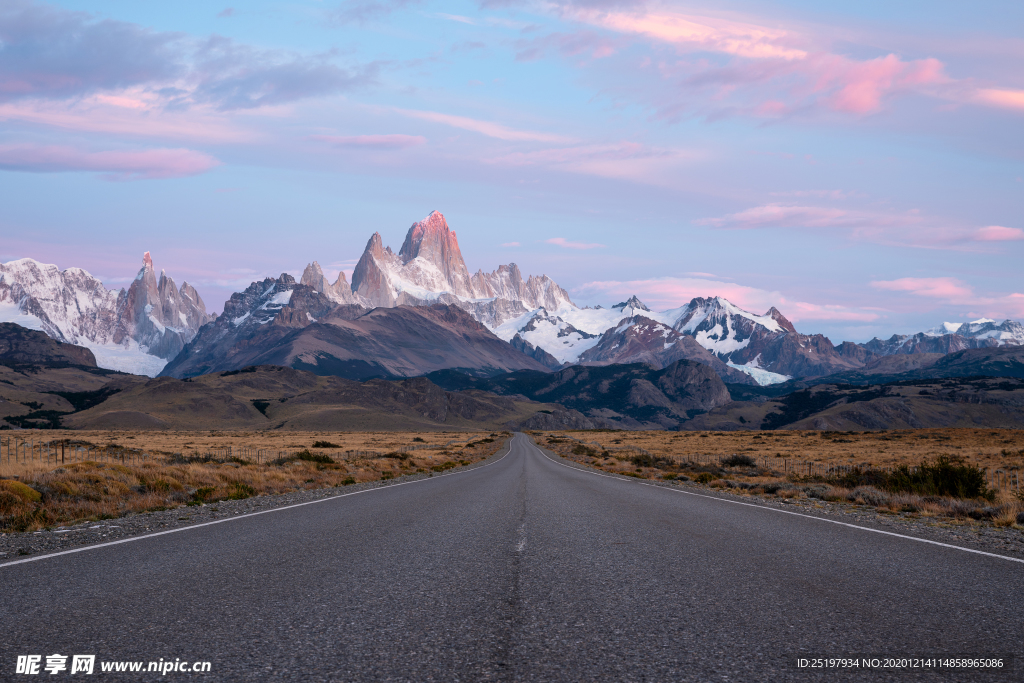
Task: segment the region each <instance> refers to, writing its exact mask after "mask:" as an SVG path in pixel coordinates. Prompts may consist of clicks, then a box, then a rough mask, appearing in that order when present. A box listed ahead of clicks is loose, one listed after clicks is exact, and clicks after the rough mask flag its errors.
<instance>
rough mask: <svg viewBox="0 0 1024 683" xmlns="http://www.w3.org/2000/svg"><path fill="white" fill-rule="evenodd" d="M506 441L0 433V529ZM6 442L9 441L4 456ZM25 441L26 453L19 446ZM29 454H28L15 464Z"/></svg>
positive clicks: (222, 494) (243, 490)
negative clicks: (31, 453) (10, 447)
mask: <svg viewBox="0 0 1024 683" xmlns="http://www.w3.org/2000/svg"><path fill="white" fill-rule="evenodd" d="M508 435H509V434H508V433H507V432H504V433H503V432H493V433H486V432H483V433H481V432H455V431H452V432H436V431H431V432H209V431H204V432H128V431H120V432H89V431H56V430H45V431H27V430H26V431H18V432H15V433H11V432H8V433H5V434H2V435H0V437H2V439H3V441H4V444H3V448H2V450H0V531H4V532H9V531H31V530H34V529H39V528H43V527H49V526H55V525H58V524H67V523H71V522H75V521H81V520H88V519H110V518H115V517H119V516H121V515H124V514H126V513H129V512H143V511H147V510H160V509H167V508H171V507H176V506H179V505H189V504H191V505H197V504H209V503H215V502H216V501H218V500H224V499H240V498H248V497H251V496H255V495H266V494H276V493H287V492H290V491H296V490H301V489H318V488H327V487H333V486H345V485H348V484H353V483H359V482H367V481H379V480H382V479H383V480H386V479H391V478H393V477H395V476H399V475H402V474H411V473H432V472H443V471H445V470H447V469H451V468H452V467H456V466H459V465H467V464H471V463H473V462H477V461H479V460H482V459H484V458H487V457H489V456H490V455H492V454H494V453H495V452H496V451H497V450H498V449H499V448H500V447H501V445H502V443H503V442H504V440H505V437H507V436H508ZM9 438H13V439H17V442H16V443H15V444H14V445H15V448H14V450H13V451H11V452H10V453H9V452H8V445H9V442H8V441H7V440H8V439H9ZM26 443H27V444H30V445H31V447H32V448H31V449H26V448H25V447H24V446H22V447H21V448H20V449H19V448H18V446H19V444H26ZM40 446H42V447H40ZM61 446H63V462H61V461H60V458H61V456H60V455H59V453H60V451H61ZM73 449H78V450H73ZM86 449H88V450H86ZM29 450H32V451H34V455H32V456H31V458H30V460H29V461H28V462H24V461H23V459H24V458H25V456H26V454H27V453H28V451H29ZM257 451H258V452H259V453H260V456H261V457H260V461H259V462H258V463H257V462H256V453H257Z"/></svg>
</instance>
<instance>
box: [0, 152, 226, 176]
mask: <svg viewBox="0 0 1024 683" xmlns="http://www.w3.org/2000/svg"><path fill="white" fill-rule="evenodd" d="M219 164H220V162H219V161H217V160H216V159H214V158H213V157H211V156H209V155H207V154H203V153H202V152H196V151H194V150H191V149H144V150H123V151H101V152H91V151H86V150H81V149H76V148H74V147H64V146H58V145H45V146H43V145H2V146H0V169H5V170H8V171H27V172H31V173H61V172H68V171H93V172H97V173H101V174H102V175H103V177H104V178H105V179H107V180H144V179H155V178H182V177H185V176H192V175H198V174H200V173H205V172H206V171H209V170H210V169H211V168H213V167H214V166H217V165H219Z"/></svg>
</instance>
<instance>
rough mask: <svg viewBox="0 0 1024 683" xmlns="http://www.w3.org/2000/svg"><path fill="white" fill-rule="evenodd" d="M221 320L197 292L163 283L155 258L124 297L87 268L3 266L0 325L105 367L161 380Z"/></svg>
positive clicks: (146, 258) (28, 262)
mask: <svg viewBox="0 0 1024 683" xmlns="http://www.w3.org/2000/svg"><path fill="white" fill-rule="evenodd" d="M213 318H214V316H212V315H209V314H208V313H207V312H206V304H204V303H203V300H202V298H201V297H200V296H199V292H197V291H196V289H195V287H193V286H192V285H190V284H189V283H187V282H183V283H182V285H181V287H180V288H177V287H175V284H174V280H172V279H171V278H169V277H168V276H167V274H166V273H165V272H164V271H160V277H159V278H158V277H157V276H156V271H155V270H154V268H153V259H152V258H151V257H150V255H149V252H148V251H147V252H146V253H145V254H144V255H143V257H142V268H141V269H140V270H139V272H138V274H137V275H136V276H135V279H134V280H133V281H132V283H131V285H129V286H128V288H127V289H123V288H122V289H120V290H117V291H113V290H108V289H107V288H106V287H104V286H103V283H102V282H100V281H99V280H97V279H96V278H94V277H93V276H92V275H90V274H89V273H87V272H86V271H84V270H82V269H81V268H68V269H66V270H60V269H59V268H57V266H55V265H49V264H43V263H39V262H37V261H34V260H32V259H27V258H26V259H20V260H18V261H11V262H9V263H2V264H0V321H6V322H16V323H17V324H19V325H21V326H22V327H27V328H30V329H36V330H40V331H42V332H45V333H46V334H48V335H49V336H50V337H52V338H53V339H56V340H58V341H60V342H64V343H67V344H76V345H80V346H85V347H87V348H89V349H90V350H92V352H93V354H94V355H95V356H96V361H97V363H98V364H99V365H100V366H102V367H106V368H111V369H115V370H122V371H125V372H134V373H137V374H156V373H157V372H159V371H160V369H161V368H163V366H164V365H165V364H166V362H167V361H168V360H170V359H171V358H174V357H175V356H177V355H178V353H179V352H180V351H181V350H182V348H183V347H184V346H185V344H186V343H187V342H188V341H190V340H191V339H192V337H194V336H195V333H196V331H197V330H198V329H199V328H200V327H202V326H203V325H205V324H206V323H208V322H211V321H212V320H213Z"/></svg>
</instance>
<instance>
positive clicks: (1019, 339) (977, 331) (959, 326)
mask: <svg viewBox="0 0 1024 683" xmlns="http://www.w3.org/2000/svg"><path fill="white" fill-rule="evenodd" d="M922 334H925V335H926V336H929V337H941V336H943V335H947V334H955V335H958V336H960V337H966V338H968V339H978V340H991V341H994V342H996V343H998V344H999V345H1000V346H1003V345H1021V344H1024V325H1021V324H1020V323H1019V322H1017V321H1016V320H1009V319H1007V320H1004V321H1003V322H1001V323H997V322H996V321H995V320H992V319H991V318H980V319H978V320H972V321H971V322H969V323H942V324H941V325H938V326H936V327H933V328H932V329H930V330H925V331H924V332H923V333H922Z"/></svg>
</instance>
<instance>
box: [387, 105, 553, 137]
mask: <svg viewBox="0 0 1024 683" xmlns="http://www.w3.org/2000/svg"><path fill="white" fill-rule="evenodd" d="M395 111H396V112H397V113H399V114H402V115H403V116H408V117H410V118H414V119H420V120H422V121H430V122H432V123H440V124H443V125H445V126H451V127H452V128H460V129H462V130H468V131H472V132H474V133H479V134H480V135H485V136H487V137H490V138H496V139H498V140H508V141H514V142H561V143H564V142H569V141H570V138H566V137H564V136H562V135H555V134H552V133H541V132H537V131H532V130H517V129H515V128H510V127H508V126H505V125H502V124H500V123H495V122H494V121H482V120H480V119H474V118H470V117H468V116H457V115H454V114H442V113H440V112H434V111H419V110H415V109H395Z"/></svg>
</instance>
